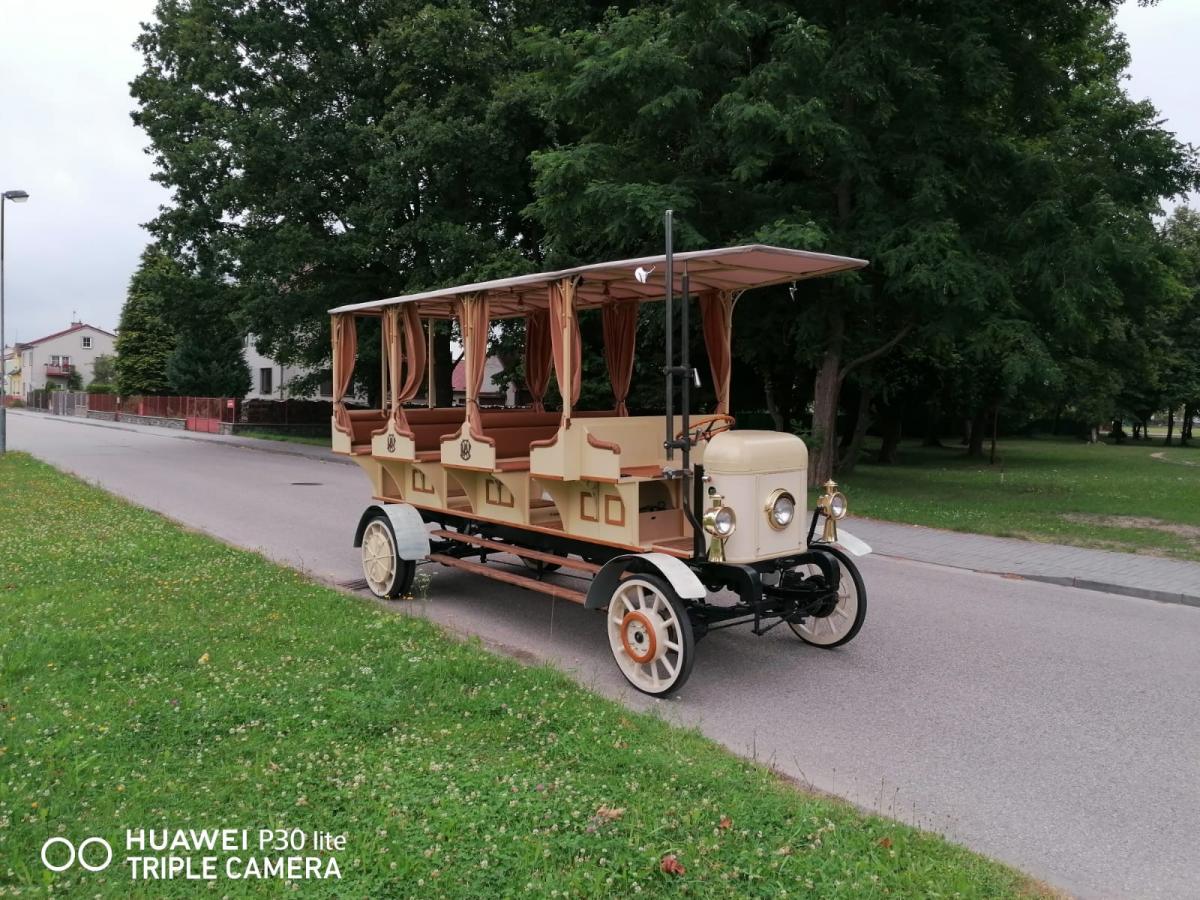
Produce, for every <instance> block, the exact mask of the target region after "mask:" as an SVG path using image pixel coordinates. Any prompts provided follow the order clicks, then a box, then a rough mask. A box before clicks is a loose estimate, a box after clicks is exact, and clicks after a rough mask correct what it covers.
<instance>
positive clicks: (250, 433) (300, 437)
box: [238, 430, 330, 447]
mask: <svg viewBox="0 0 1200 900" xmlns="http://www.w3.org/2000/svg"><path fill="white" fill-rule="evenodd" d="M238 437H248V438H257V439H258V440H260V441H284V442H286V443H289V444H313V445H316V446H318V447H328V446H329V441H330V438H329V436H328V435H326V436H324V437H315V436H313V435H311V434H284V433H282V432H278V431H255V430H247V431H239V432H238Z"/></svg>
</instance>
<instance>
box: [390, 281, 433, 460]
mask: <svg viewBox="0 0 1200 900" xmlns="http://www.w3.org/2000/svg"><path fill="white" fill-rule="evenodd" d="M393 309H395V310H396V311H397V312H396V325H395V328H396V332H397V344H399V343H400V342H401V341H403V346H404V365H405V369H404V378H403V379H401V378H400V360H399V359H397V360H396V362H395V371H394V372H393V373H392V374H393V381H392V384H393V388H392V390H393V391H394V392H395V393H394V394H393V397H394V398H395V400H394V402H393V403H392V419H393V420H394V421H395V423H396V433H397V434H406V435H408V436H409V437H412V429H411V428H409V427H408V418H407V417H406V416H405V414H404V404H405V403H408V402H409V401H410V400H412V398H413V397H415V396H417V391H418V390H420V388H421V382H422V381H423V380H424V378H425V362H426V356H425V352H426V350H425V329H423V328H422V327H421V314H420V312H419V311H418V310H417V305H416V304H415V303H404V304H402V305H400V306H398V307H393ZM389 312H390V310H389Z"/></svg>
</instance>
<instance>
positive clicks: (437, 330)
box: [433, 323, 454, 407]
mask: <svg viewBox="0 0 1200 900" xmlns="http://www.w3.org/2000/svg"><path fill="white" fill-rule="evenodd" d="M453 371H454V359H453V357H452V356H451V355H450V326H449V325H446V324H442V323H437V324H435V327H434V329H433V405H434V406H441V407H447V406H453V405H454V389H453V387H452V386H451V375H452V373H453Z"/></svg>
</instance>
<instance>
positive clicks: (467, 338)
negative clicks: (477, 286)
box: [458, 294, 489, 440]
mask: <svg viewBox="0 0 1200 900" xmlns="http://www.w3.org/2000/svg"><path fill="white" fill-rule="evenodd" d="M488 324H489V320H488V301H487V294H468V295H466V296H463V297H459V298H458V325H459V328H460V329H461V330H462V339H463V360H464V361H465V363H466V368H467V372H466V375H467V378H466V388H467V417H466V424H467V427H468V428H469V429H470V435H471V437H472V438H475V439H477V440H486V438H485V437H484V434H483V420H482V416H481V414H480V411H479V391H480V389H481V388H482V387H483V370H484V364H485V363H486V362H487V350H488Z"/></svg>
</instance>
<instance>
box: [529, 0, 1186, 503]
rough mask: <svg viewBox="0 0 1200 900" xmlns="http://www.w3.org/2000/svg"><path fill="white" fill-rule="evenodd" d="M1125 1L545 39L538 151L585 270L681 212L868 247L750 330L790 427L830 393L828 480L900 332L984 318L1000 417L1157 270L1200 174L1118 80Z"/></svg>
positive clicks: (565, 249)
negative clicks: (1157, 235) (853, 406)
mask: <svg viewBox="0 0 1200 900" xmlns="http://www.w3.org/2000/svg"><path fill="white" fill-rule="evenodd" d="M1114 5H1115V4H1114V3H1113V2H1108V0H1050V2H1045V0H1036V2H1035V0H1020V2H1015V3H1006V4H996V3H992V2H989V0H954V2H950V0H941V2H928V3H924V4H922V5H921V7H920V10H919V12H918V11H917V10H916V9H915V8H914V9H909V8H906V7H904V6H902V5H898V4H895V3H893V2H889V0H826V2H819V0H818V2H814V3H810V4H806V5H805V7H804V9H803V10H802V11H801V12H800V13H799V14H798V13H797V11H796V9H795V8H794V7H793V6H792V5H790V4H784V3H776V2H755V0H746V2H741V3H722V2H716V0H712V2H703V0H678V2H668V3H656V4H642V5H639V6H638V7H635V8H633V9H631V10H629V11H627V12H624V13H620V12H613V13H611V14H610V15H609V16H607V17H606V18H605V19H604V21H603V22H602V23H601V24H600V26H599V27H597V28H594V29H586V30H581V31H577V32H573V33H571V34H568V35H565V36H558V35H538V36H535V38H534V40H533V41H531V43H530V52H531V53H532V54H533V55H534V59H535V63H536V71H537V74H536V76H535V79H534V80H535V82H536V83H537V84H539V85H540V86H541V87H542V90H543V102H544V106H545V108H546V110H547V112H548V115H549V116H550V117H551V119H552V120H553V121H554V122H555V123H556V130H555V135H556V137H557V138H558V141H559V143H558V145H557V146H555V147H553V148H551V149H548V150H546V151H544V152H540V153H537V154H535V156H534V167H535V176H536V180H535V192H536V195H537V199H536V200H535V202H534V204H533V205H532V206H531V208H530V212H531V215H532V216H533V217H534V219H535V220H536V221H537V222H538V223H539V224H540V225H541V227H542V228H543V229H544V231H545V233H546V241H547V245H548V246H549V247H551V248H553V249H554V251H555V253H556V254H558V255H559V256H560V257H561V258H562V261H567V260H578V259H584V258H588V257H592V256H603V255H612V254H624V253H632V252H643V251H646V250H649V249H651V248H653V247H657V246H660V245H661V235H660V234H659V230H658V216H659V212H660V210H661V209H662V208H663V207H665V206H671V207H674V208H675V209H676V210H679V211H680V213H681V218H682V220H683V223H684V226H683V228H682V229H681V233H680V235H679V236H678V242H679V244H680V245H682V246H683V247H685V248H694V247H699V246H705V245H709V246H711V245H719V244H726V243H731V242H738V241H747V240H766V241H772V242H776V243H782V244H785V245H790V246H805V247H808V248H811V249H823V250H830V251H833V252H840V253H847V254H851V255H856V256H862V257H865V258H867V259H869V260H870V262H871V267H870V269H869V270H867V271H865V272H862V273H859V274H858V275H855V276H846V277H843V278H840V279H835V280H826V281H820V282H813V283H811V284H810V285H802V286H800V287H799V289H798V291H797V303H798V305H792V304H789V303H787V302H786V301H785V300H784V299H783V292H779V294H778V295H777V296H776V297H774V298H768V299H766V300H765V301H760V302H759V304H758V305H756V306H755V310H756V314H755V316H754V317H753V321H752V322H751V323H750V329H749V331H750V333H751V334H753V335H754V338H753V339H752V340H751V341H745V339H744V334H745V333H744V332H742V331H741V325H742V321H743V320H742V318H739V319H738V324H737V326H735V334H737V335H739V337H738V338H735V340H739V348H738V352H737V355H738V356H745V357H746V358H749V359H751V360H753V361H754V362H755V364H756V368H757V370H758V373H759V375H760V377H761V378H762V380H763V382H764V384H765V385H766V388H767V391H768V396H769V397H770V402H771V404H772V406H773V407H774V408H775V409H776V410H777V411H778V412H779V415H777V420H780V419H787V418H791V417H792V416H793V415H794V414H795V411H796V410H799V409H802V408H803V407H804V406H805V405H806V402H807V400H808V399H809V398H811V400H812V408H813V421H812V426H811V430H812V449H813V451H814V452H813V455H812V463H811V468H810V476H811V477H812V478H813V479H814V480H816V481H820V480H823V479H824V478H825V477H827V476H828V475H829V474H830V473H831V471H832V467H833V462H834V459H833V457H834V452H833V451H834V440H835V432H836V422H837V413H838V408H839V400H840V392H841V386H842V384H843V383H844V382H845V381H846V379H847V378H848V377H850V376H851V375H852V374H853V373H854V372H855V371H856V370H857V369H859V368H860V367H862V366H865V365H868V364H870V363H871V362H873V361H875V360H877V359H879V358H880V357H881V356H882V355H883V354H885V353H886V352H888V351H890V350H891V349H892V348H894V347H895V346H897V345H899V344H900V343H901V342H902V341H906V340H911V341H916V340H921V341H924V340H931V339H933V338H934V337H936V336H937V335H939V334H948V335H952V336H957V335H962V334H968V333H969V334H972V335H973V344H974V346H975V348H976V351H977V352H976V353H975V354H974V356H975V363H974V364H975V366H976V368H977V370H978V372H979V374H980V375H986V381H987V382H988V384H989V385H990V387H989V388H988V389H987V390H981V391H980V392H979V396H978V400H977V405H978V407H979V409H977V410H976V413H977V414H979V412H980V411H981V410H984V409H988V408H991V407H994V406H995V405H996V404H997V403H999V402H1001V401H1002V400H1003V399H1004V398H1005V397H1013V396H1015V395H1016V394H1017V393H1019V392H1020V390H1021V385H1022V384H1023V383H1025V382H1028V381H1029V380H1031V379H1034V378H1036V377H1037V376H1038V374H1042V375H1046V374H1050V373H1047V372H1045V371H1043V370H1046V369H1048V368H1049V369H1052V368H1053V362H1052V361H1053V357H1054V354H1053V352H1052V349H1051V345H1050V343H1048V342H1047V341H1046V340H1043V337H1044V336H1048V335H1050V334H1062V333H1068V332H1069V331H1070V330H1071V329H1072V328H1081V327H1083V326H1086V325H1087V324H1088V323H1089V322H1090V321H1091V312H1092V310H1093V309H1094V307H1095V306H1096V305H1098V304H1099V305H1103V304H1118V305H1119V303H1120V302H1121V289H1122V287H1128V288H1130V289H1132V288H1133V283H1132V280H1131V279H1130V277H1129V276H1131V275H1132V273H1133V272H1134V271H1136V270H1139V269H1140V270H1143V271H1144V270H1145V269H1147V268H1151V267H1150V266H1142V265H1140V264H1139V263H1138V262H1137V253H1136V252H1135V251H1138V250H1139V249H1141V248H1144V246H1145V241H1144V238H1145V236H1146V235H1147V234H1148V233H1149V228H1150V218H1149V216H1150V210H1151V207H1152V206H1153V205H1154V204H1155V203H1156V202H1157V198H1158V197H1159V196H1160V195H1163V194H1171V193H1176V192H1178V191H1180V190H1181V189H1183V188H1184V187H1186V186H1188V185H1189V184H1192V183H1194V181H1195V176H1194V166H1193V165H1192V162H1191V160H1190V158H1189V156H1188V153H1187V150H1186V148H1184V147H1182V146H1181V145H1180V144H1179V143H1178V142H1177V141H1175V140H1174V139H1173V138H1172V137H1171V136H1170V135H1169V134H1167V133H1166V132H1165V131H1164V130H1163V129H1162V128H1161V127H1159V126H1158V125H1157V123H1156V115H1155V113H1154V110H1153V109H1152V108H1151V107H1150V106H1149V104H1134V103H1131V102H1130V101H1129V100H1128V98H1127V97H1125V95H1124V94H1123V92H1121V90H1120V87H1119V84H1118V83H1117V81H1118V79H1119V78H1120V76H1121V73H1122V72H1123V70H1124V67H1125V65H1126V64H1127V61H1128V60H1127V54H1126V52H1125V50H1124V45H1123V43H1122V42H1121V41H1120V39H1119V38H1118V37H1117V36H1116V35H1115V34H1114V33H1113V31H1112V28H1111V13H1112V9H1113V7H1114ZM1131 236H1132V237H1137V238H1139V239H1141V240H1140V241H1130V240H1128V239H1129V238H1130V237H1131ZM983 322H986V323H987V326H986V327H985V328H981V327H980V325H981V323H983ZM1083 330H1084V331H1085V332H1086V331H1087V329H1086V328H1084V329H1083ZM1017 356H1021V357H1023V358H1022V359H1020V360H1018V359H1016V357H1017ZM805 372H813V373H814V378H813V383H814V388H813V391H812V393H808V392H807V390H806V389H805V387H804V385H803V384H802V381H803V380H805V378H804V375H803V373H805ZM798 374H799V375H800V376H801V377H797V375H798ZM1043 380H1044V379H1043Z"/></svg>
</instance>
